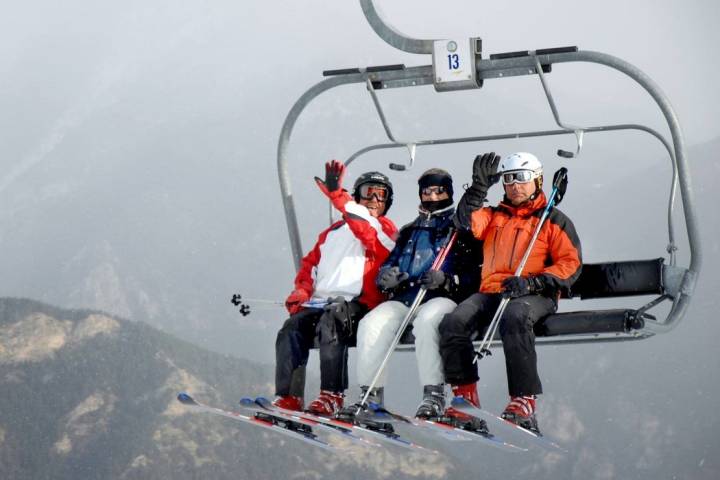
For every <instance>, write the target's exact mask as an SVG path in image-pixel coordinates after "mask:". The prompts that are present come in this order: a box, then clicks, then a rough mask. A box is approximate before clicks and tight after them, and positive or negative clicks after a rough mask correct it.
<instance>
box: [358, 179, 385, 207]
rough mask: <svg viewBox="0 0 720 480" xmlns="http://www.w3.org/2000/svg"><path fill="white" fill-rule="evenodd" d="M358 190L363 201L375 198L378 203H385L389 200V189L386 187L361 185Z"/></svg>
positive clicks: (368, 184) (369, 184)
mask: <svg viewBox="0 0 720 480" xmlns="http://www.w3.org/2000/svg"><path fill="white" fill-rule="evenodd" d="M358 190H359V193H360V198H362V199H363V200H372V199H373V197H375V200H377V201H378V202H384V201H386V200H387V198H388V189H387V187H385V186H384V185H377V184H372V183H366V184H364V185H360V188H358Z"/></svg>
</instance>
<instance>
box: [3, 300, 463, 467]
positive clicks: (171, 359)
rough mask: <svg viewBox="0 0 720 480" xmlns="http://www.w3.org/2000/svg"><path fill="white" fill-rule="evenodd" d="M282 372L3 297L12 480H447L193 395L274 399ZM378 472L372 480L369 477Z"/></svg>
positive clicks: (97, 316)
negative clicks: (336, 478)
mask: <svg viewBox="0 0 720 480" xmlns="http://www.w3.org/2000/svg"><path fill="white" fill-rule="evenodd" d="M271 380H272V370H271V369H270V368H269V367H266V366H262V365H258V364H253V363H251V362H248V361H243V360H239V359H236V358H233V357H229V356H224V355H219V354H216V353H212V352H208V351H205V350H202V349H201V348H198V347H195V346H193V345H191V344H189V343H186V342H184V341H180V340H177V339H175V338H173V337H171V336H169V335H167V334H165V333H162V332H160V331H158V330H155V329H153V328H152V327H149V326H147V325H145V324H143V323H137V322H130V321H127V320H122V319H118V318H115V317H111V316H108V315H107V314H104V313H102V312H98V311H90V310H63V309H59V308H56V307H52V306H49V305H46V304H42V303H39V302H36V301H31V300H26V299H16V298H0V405H2V408H0V478H4V479H5V478H7V479H33V480H37V479H50V478H52V479H54V480H57V479H60V480H62V479H78V478H82V479H94V478H97V479H110V478H113V479H150V478H163V479H164V478H175V479H185V478H187V479H190V478H193V479H195V478H212V479H224V478H233V479H235V478H252V479H257V478H273V479H275V478H283V477H290V476H292V477H293V478H319V477H322V476H323V475H325V474H327V473H328V472H332V471H334V470H336V469H342V470H343V472H345V473H344V476H345V477H346V478H367V476H368V475H371V476H388V475H391V476H393V477H395V478H415V477H417V476H420V477H422V478H428V477H441V476H443V475H445V474H446V472H447V469H448V468H449V465H448V464H447V463H446V462H445V461H443V460H442V459H439V458H438V457H433V456H429V457H428V458H424V459H423V458H420V457H419V456H417V455H415V456H413V455H401V456H398V455H397V453H398V452H392V451H374V453H372V454H370V452H369V450H367V449H360V450H349V451H347V452H346V454H344V455H342V456H330V455H329V454H327V453H326V452H323V451H319V450H316V449H313V448H311V447H308V446H306V445H305V444H303V443H301V442H292V441H287V440H286V439H285V437H282V436H279V435H277V434H272V433H265V432H264V431H263V430H261V429H258V428H255V427H252V426H248V425H244V424H240V423H239V422H234V421H233V420H232V419H224V418H219V417H214V416H210V415H205V414H195V413H192V412H190V411H188V409H186V408H185V407H183V406H182V405H180V404H179V403H178V402H177V401H176V400H175V397H176V395H177V393H178V392H180V391H188V392H190V393H192V394H193V395H194V396H196V397H197V398H199V399H202V400H204V401H207V402H208V403H212V404H216V405H221V406H223V405H224V406H232V405H234V404H236V402H237V400H238V399H239V398H240V397H241V396H243V395H259V394H265V395H267V394H268V393H270V392H272V385H271V383H270V382H271ZM368 472H370V473H368Z"/></svg>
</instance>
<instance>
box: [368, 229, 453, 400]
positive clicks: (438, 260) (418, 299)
mask: <svg viewBox="0 0 720 480" xmlns="http://www.w3.org/2000/svg"><path fill="white" fill-rule="evenodd" d="M456 238H457V230H455V229H452V231H451V232H450V235H449V238H448V241H447V243H446V244H445V246H444V247H443V248H442V250H440V252H439V253H438V256H437V257H435V261H434V262H433V263H432V265H431V266H430V270H431V271H432V270H440V268H441V267H442V264H443V262H445V259H446V258H447V255H448V253H449V252H450V249H451V248H452V246H453V244H454V243H455V239H456ZM426 293H427V288H425V286H424V285H423V286H421V287H420V290H419V291H418V293H417V295H415V300H413V303H412V304H411V305H410V309H409V310H408V312H407V314H405V318H404V319H403V321H402V323H401V324H400V327H399V328H398V330H397V332H396V333H395V338H393V341H392V343H391V344H390V348H388V351H387V353H385V358H383V361H382V363H381V364H380V367H379V368H378V369H377V372H375V376H374V377H373V379H372V382H370V385H368V389H367V391H366V392H365V395H364V396H363V398H362V400H361V401H360V406H359V407H358V410H357V412H356V414H359V413H360V411H361V410H362V407H363V406H364V405H366V404H367V399H368V397H370V393H371V392H372V390H373V388H375V384H376V383H377V382H378V380H379V379H380V375H382V372H383V371H384V370H385V366H386V365H387V363H388V360H390V356H391V355H392V353H393V352H394V351H395V347H397V345H398V343H400V338H402V335H403V332H404V331H405V328H407V326H408V324H409V323H410V321H411V320H412V319H413V317H414V316H415V313H416V312H417V309H418V307H419V306H420V304H421V303H422V301H423V299H424V298H425V294H426Z"/></svg>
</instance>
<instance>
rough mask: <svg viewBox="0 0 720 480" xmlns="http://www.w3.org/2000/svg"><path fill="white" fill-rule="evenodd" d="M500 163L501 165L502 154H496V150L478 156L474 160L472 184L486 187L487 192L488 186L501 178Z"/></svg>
mask: <svg viewBox="0 0 720 480" xmlns="http://www.w3.org/2000/svg"><path fill="white" fill-rule="evenodd" d="M498 165H500V155H495V152H490V153H483V154H482V155H478V156H476V157H475V161H474V162H473V184H472V186H473V187H478V188H484V189H485V192H486V193H487V190H488V188H490V187H491V186H492V185H493V184H495V183H497V181H498V180H500V176H499V175H498V174H497V169H498Z"/></svg>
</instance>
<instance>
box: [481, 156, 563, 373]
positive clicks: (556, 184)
mask: <svg viewBox="0 0 720 480" xmlns="http://www.w3.org/2000/svg"><path fill="white" fill-rule="evenodd" d="M566 177H567V168H565V167H562V168H560V169H559V170H558V171H557V172H556V173H555V178H554V181H553V188H552V191H551V192H550V199H549V200H548V203H547V206H546V207H545V210H544V211H543V213H542V216H541V217H540V221H539V222H538V224H537V227H535V232H533V236H532V238H531V239H530V243H529V244H528V247H527V249H525V255H523V257H522V260H520V264H519V265H518V267H517V269H516V270H515V276H516V277H519V276H520V275H521V274H522V271H523V270H524V269H525V263H527V260H528V258H529V257H530V253H531V252H532V248H533V246H534V245H535V241H536V240H537V238H538V236H539V235H540V229H541V228H542V226H543V225H544V224H545V220H546V219H547V217H548V215H550V211H551V210H552V209H553V208H554V207H555V206H557V205H558V204H559V203H560V201H561V200H562V197H563V195H564V192H563V193H561V194H560V195H559V196H558V190H559V188H560V184H561V183H562V182H563V180H565V179H566ZM508 303H510V297H503V299H502V301H501V302H500V305H499V306H498V309H497V310H496V311H495V315H494V316H493V319H492V321H491V322H490V325H488V328H487V330H486V331H485V336H484V337H483V339H482V341H481V342H480V348H479V349H478V350H477V351H476V352H475V358H474V359H473V363H477V361H478V360H479V359H480V358H483V357H484V356H485V355H487V354H490V349H489V348H488V347H489V346H490V342H492V339H493V338H495V333H496V332H497V329H498V326H499V325H500V318H501V317H502V314H503V313H505V308H506V307H507V304H508Z"/></svg>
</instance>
